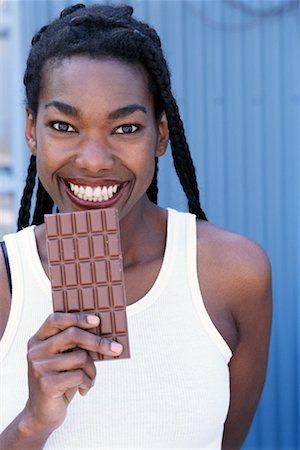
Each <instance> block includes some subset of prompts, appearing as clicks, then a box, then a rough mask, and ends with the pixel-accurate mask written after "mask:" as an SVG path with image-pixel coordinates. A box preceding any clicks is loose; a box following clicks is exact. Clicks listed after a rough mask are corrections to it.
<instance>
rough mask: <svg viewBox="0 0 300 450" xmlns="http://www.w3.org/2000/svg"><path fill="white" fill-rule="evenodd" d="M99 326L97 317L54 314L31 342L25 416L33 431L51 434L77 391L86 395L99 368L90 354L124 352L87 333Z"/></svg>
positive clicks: (119, 347) (60, 422)
mask: <svg viewBox="0 0 300 450" xmlns="http://www.w3.org/2000/svg"><path fill="white" fill-rule="evenodd" d="M98 324H99V318H98V317H96V316H90V315H86V314H72V313H54V314H51V315H50V316H49V317H48V318H47V320H46V321H45V322H44V323H43V325H42V326H41V328H40V329H39V330H38V332H37V333H36V334H35V335H34V336H33V337H32V338H31V339H30V340H29V342H28V354H27V359H28V379H29V399H28V402H27V404H26V407H25V409H24V412H23V417H24V420H25V423H26V424H27V426H28V427H29V428H30V429H31V431H34V432H37V433H50V432H52V431H53V430H54V429H56V428H57V427H59V426H60V425H61V424H62V422H63V421H64V419H65V417H66V414H67V407H68V405H69V403H70V401H71V400H72V398H73V397H74V395H75V393H76V391H77V390H78V391H79V393H80V394H81V395H85V394H86V393H87V392H88V391H89V390H90V389H91V387H92V386H93V384H94V380H95V376H96V367H95V363H94V361H93V360H92V358H91V356H90V354H89V351H91V352H97V353H101V354H103V355H112V356H116V355H119V354H120V353H121V352H122V346H121V345H120V344H118V343H116V342H114V341H110V340H108V339H106V338H104V337H99V336H97V335H95V334H93V333H91V332H88V330H89V329H92V328H94V327H95V326H97V325H98ZM73 348H76V350H74V351H72V352H66V353H63V352H65V351H66V350H70V349H73Z"/></svg>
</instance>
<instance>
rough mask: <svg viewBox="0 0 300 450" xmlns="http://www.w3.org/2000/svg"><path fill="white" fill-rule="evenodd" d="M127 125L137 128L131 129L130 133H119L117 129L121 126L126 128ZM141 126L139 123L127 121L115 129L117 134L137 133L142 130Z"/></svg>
mask: <svg viewBox="0 0 300 450" xmlns="http://www.w3.org/2000/svg"><path fill="white" fill-rule="evenodd" d="M126 127H135V128H136V129H135V130H134V131H131V132H129V133H124V132H123V133H117V131H118V130H119V129H120V128H126ZM140 128H141V127H140V126H139V125H137V124H136V123H125V124H124V125H120V126H119V127H118V128H116V130H115V134H134V133H136V132H137V131H139V130H140Z"/></svg>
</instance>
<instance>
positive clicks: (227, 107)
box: [0, 0, 300, 450]
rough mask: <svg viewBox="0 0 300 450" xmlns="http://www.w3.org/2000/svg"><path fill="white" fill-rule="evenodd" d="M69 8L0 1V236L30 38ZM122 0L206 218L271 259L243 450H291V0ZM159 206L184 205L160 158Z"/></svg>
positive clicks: (8, 206)
mask: <svg viewBox="0 0 300 450" xmlns="http://www.w3.org/2000/svg"><path fill="white" fill-rule="evenodd" d="M72 3H76V1H73V2H70V1H63V0H20V1H18V0H0V238H1V237H2V235H3V234H5V233H7V232H11V231H14V230H15V229H16V217H17V211H18V208H19V200H20V197H21V193H22V190H23V187H24V181H25V176H26V168H27V163H28V157H29V155H28V151H27V148H26V146H25V143H24V131H23V130H24V112H23V111H24V92H23V85H22V76H23V72H24V67H25V61H26V57H27V53H28V49H29V46H30V41H31V38H32V36H33V34H34V33H35V32H36V31H37V30H38V29H39V28H40V27H41V26H42V25H44V24H45V23H46V22H48V21H49V20H50V19H52V18H54V17H55V16H57V14H58V12H60V10H61V9H63V8H64V7H65V6H67V5H69V4H72ZM85 3H86V4H89V3H92V2H90V1H86V2H85ZM111 3H119V2H116V1H112V2H111ZM126 3H128V4H131V5H132V6H133V7H134V9H135V15H136V16H137V17H138V18H140V19H144V20H146V21H147V22H149V23H150V24H152V25H153V26H154V27H155V28H156V29H157V31H158V32H159V34H160V36H161V40H162V44H163V47H164V49H165V54H166V57H167V60H168V62H169V65H170V69H171V73H172V81H173V90H174V93H175V97H176V98H177V100H178V103H179V106H180V108H181V114H182V118H183V121H184V123H185V128H186V133H187V137H188V141H189V144H190V147H191V152H192V155H193V159H194V162H195V165H196V170H197V176H198V181H199V185H200V191H201V200H202V204H203V207H204V210H205V211H206V213H207V215H208V218H209V220H210V221H211V222H213V223H215V224H218V225H220V226H223V227H225V228H227V229H229V230H232V231H235V232H238V233H241V234H243V235H246V236H248V237H249V238H251V239H254V240H256V241H257V242H258V243H260V244H261V245H262V246H263V247H264V248H265V250H266V251H267V253H268V255H269V257H270V259H271V263H272V267H273V292H274V322H273V332H272V342H271V352H270V363H269V369H268V375H267V380H266V385H265V388H264V392H263V396H262V399H261V402H260V405H259V408H258V411H257V414H256V417H255V420H254V423H253V426H252V428H251V431H250V433H249V436H248V438H247V441H246V443H245V444H244V447H243V448H245V449H291V450H292V449H293V450H294V449H300V301H299V300H300V297H299V291H300V289H299V287H300V281H299V280H300V265H299V259H300V257H299V254H300V251H299V250H300V227H299V225H300V220H299V219H300V213H299V211H300V164H299V160H300V139H299V138H300V132H299V130H300V114H299V109H300V39H299V38H300V26H299V25H300V1H299V0H135V1H131V0H128V1H127V2H126ZM169 153H170V152H169ZM159 203H160V205H162V206H171V207H175V208H177V209H181V210H186V201H185V196H184V194H183V193H182V190H181V188H180V186H179V184H178V181H177V177H176V175H175V172H174V169H173V164H172V159H171V157H170V154H168V155H166V156H165V157H164V158H162V160H161V161H160V171H159ZM253 326H254V327H255V323H254V324H253Z"/></svg>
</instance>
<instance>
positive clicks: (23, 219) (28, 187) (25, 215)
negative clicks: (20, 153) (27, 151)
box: [17, 155, 36, 231]
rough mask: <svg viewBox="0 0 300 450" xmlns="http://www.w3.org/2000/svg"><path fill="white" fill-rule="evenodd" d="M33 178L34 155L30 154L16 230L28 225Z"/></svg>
mask: <svg viewBox="0 0 300 450" xmlns="http://www.w3.org/2000/svg"><path fill="white" fill-rule="evenodd" d="M35 178H36V157H35V156H33V155H31V158H30V162H29V166H28V171H27V178H26V184H25V188H24V191H23V196H22V199H21V205H20V209H19V217H18V224H17V225H18V231H19V230H22V228H25V227H28V225H29V219H30V207H31V197H32V193H33V189H34V186H35Z"/></svg>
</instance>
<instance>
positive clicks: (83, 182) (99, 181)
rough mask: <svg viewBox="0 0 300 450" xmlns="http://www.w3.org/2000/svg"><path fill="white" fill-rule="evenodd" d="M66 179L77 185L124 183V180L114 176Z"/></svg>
mask: <svg viewBox="0 0 300 450" xmlns="http://www.w3.org/2000/svg"><path fill="white" fill-rule="evenodd" d="M64 181H65V182H66V183H69V184H70V183H72V184H76V185H77V186H91V187H97V186H113V185H115V184H122V183H124V181H121V180H118V179H113V178H104V179H99V178H97V179H95V178H94V179H87V178H65V179H64Z"/></svg>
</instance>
